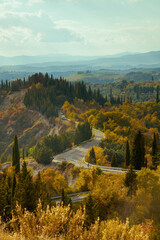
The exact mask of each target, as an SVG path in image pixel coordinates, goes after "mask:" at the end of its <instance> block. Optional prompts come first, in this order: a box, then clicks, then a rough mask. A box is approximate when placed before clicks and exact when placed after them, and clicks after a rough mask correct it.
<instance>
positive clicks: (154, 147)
mask: <svg viewBox="0 0 160 240" xmlns="http://www.w3.org/2000/svg"><path fill="white" fill-rule="evenodd" d="M156 153H157V139H156V134H155V133H154V135H153V141H152V156H155V155H156Z"/></svg>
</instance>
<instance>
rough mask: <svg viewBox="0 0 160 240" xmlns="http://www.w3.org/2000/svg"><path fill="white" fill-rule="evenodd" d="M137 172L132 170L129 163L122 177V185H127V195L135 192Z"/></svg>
mask: <svg viewBox="0 0 160 240" xmlns="http://www.w3.org/2000/svg"><path fill="white" fill-rule="evenodd" d="M136 178H137V174H136V172H135V171H133V168H132V165H130V167H129V170H128V171H127V172H126V175H125V179H124V185H125V186H126V187H128V196H132V194H135V192H136V189H137V181H136Z"/></svg>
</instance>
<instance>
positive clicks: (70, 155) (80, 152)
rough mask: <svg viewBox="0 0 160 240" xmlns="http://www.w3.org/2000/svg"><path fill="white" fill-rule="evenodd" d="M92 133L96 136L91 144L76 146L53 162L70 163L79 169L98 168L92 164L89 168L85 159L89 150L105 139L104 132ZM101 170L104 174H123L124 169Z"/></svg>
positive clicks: (105, 168) (109, 168) (103, 168)
mask: <svg viewBox="0 0 160 240" xmlns="http://www.w3.org/2000/svg"><path fill="white" fill-rule="evenodd" d="M92 132H93V134H94V136H95V137H94V139H91V140H90V141H89V142H84V143H82V144H81V145H79V146H74V147H73V148H72V149H70V150H67V151H65V152H63V153H60V154H58V155H56V156H54V159H53V162H56V163H59V162H62V161H70V162H71V163H73V164H74V165H75V166H77V167H83V168H89V167H91V166H95V167H97V166H96V165H91V164H89V167H88V164H87V163H85V162H84V161H83V159H84V157H85V156H86V154H87V152H88V149H89V148H91V147H93V146H98V145H99V143H100V141H101V139H102V138H104V133H103V132H100V131H98V130H96V129H93V130H92ZM98 167H100V166H98ZM100 168H101V169H102V171H104V172H115V173H122V172H123V170H122V169H116V168H111V167H100Z"/></svg>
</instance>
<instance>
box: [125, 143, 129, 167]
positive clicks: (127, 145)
mask: <svg viewBox="0 0 160 240" xmlns="http://www.w3.org/2000/svg"><path fill="white" fill-rule="evenodd" d="M129 165H130V148H129V142H128V140H127V142H126V147H125V167H128V166H129Z"/></svg>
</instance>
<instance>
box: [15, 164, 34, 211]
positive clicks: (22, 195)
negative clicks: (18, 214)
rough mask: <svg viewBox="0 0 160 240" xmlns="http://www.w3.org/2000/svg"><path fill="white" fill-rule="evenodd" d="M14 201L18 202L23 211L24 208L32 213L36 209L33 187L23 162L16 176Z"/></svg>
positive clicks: (29, 174) (30, 176)
mask: <svg viewBox="0 0 160 240" xmlns="http://www.w3.org/2000/svg"><path fill="white" fill-rule="evenodd" d="M15 201H18V203H19V204H20V205H21V206H22V208H23V209H24V208H26V209H27V210H29V211H34V209H35V207H36V194H35V186H34V183H33V180H32V175H31V173H30V171H28V170H27V165H26V163H25V162H23V165H22V170H21V172H20V174H19V175H18V180H17V184H16V188H15Z"/></svg>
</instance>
